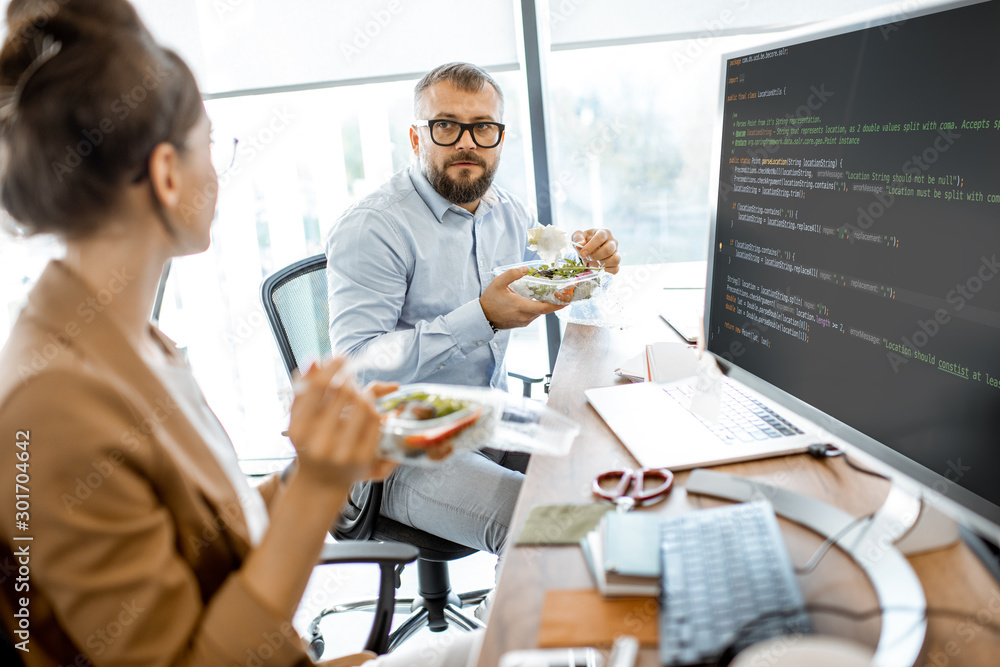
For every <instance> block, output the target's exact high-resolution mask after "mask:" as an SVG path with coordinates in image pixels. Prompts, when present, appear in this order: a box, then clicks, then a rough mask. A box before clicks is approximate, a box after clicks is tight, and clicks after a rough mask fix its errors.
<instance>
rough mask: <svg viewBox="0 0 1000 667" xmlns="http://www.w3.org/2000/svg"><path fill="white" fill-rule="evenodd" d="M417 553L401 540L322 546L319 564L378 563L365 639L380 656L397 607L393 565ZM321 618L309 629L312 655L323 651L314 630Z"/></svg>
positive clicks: (395, 579) (396, 576)
mask: <svg viewBox="0 0 1000 667" xmlns="http://www.w3.org/2000/svg"><path fill="white" fill-rule="evenodd" d="M418 553H419V552H418V551H417V548H416V547H415V546H413V545H411V544H402V543H401V542H374V541H368V540H365V541H363V542H337V543H336V544H324V545H323V551H322V552H321V553H320V557H319V564H320V565H331V564H334V563H377V564H378V567H379V587H378V603H377V605H376V607H375V618H374V620H373V622H372V629H371V633H370V634H369V635H368V641H366V642H365V649H366V650H369V651H372V652H373V653H377V654H379V655H382V654H383V653H386V652H387V651H388V650H389V631H390V630H391V629H392V614H393V612H394V611H395V609H396V588H397V587H398V586H399V577H398V574H397V572H396V568H398V567H402V566H403V565H405V564H406V563H412V562H413V561H415V560H417V555H418ZM321 618H323V614H320V615H319V616H317V617H316V619H315V620H314V621H313V626H312V629H311V630H310V632H311V634H312V635H313V639H312V640H311V642H310V648H311V650H312V655H313V656H314V657H318V656H320V655H322V654H323V648H324V644H323V641H322V638H321V636H320V635H319V634H318V633H317V632H313V630H316V629H317V627H318V624H319V620H320V619H321Z"/></svg>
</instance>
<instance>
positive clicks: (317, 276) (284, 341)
mask: <svg viewBox="0 0 1000 667" xmlns="http://www.w3.org/2000/svg"><path fill="white" fill-rule="evenodd" d="M260 297H261V301H263V303H264V312H265V313H266V314H267V321H268V324H270V325H271V333H273V334H274V340H275V342H276V343H277V345H278V350H279V352H280V353H281V360H282V361H283V362H284V364H285V370H286V371H288V376H289V377H291V376H292V371H294V370H296V369H300V368H301V369H304V368H305V367H307V366H308V365H309V364H310V363H312V362H313V361H323V360H326V359H329V358H330V357H331V356H332V354H333V352H332V350H331V348H330V330H329V326H330V306H329V303H328V302H327V298H326V256H325V255H315V256H313V257H307V258H306V259H303V260H300V261H298V262H295V263H294V264H291V265H289V266H287V267H285V268H283V269H281V270H280V271H277V272H275V273H274V274H272V275H270V276H268V277H267V278H266V279H265V280H264V283H263V284H262V285H261V287H260Z"/></svg>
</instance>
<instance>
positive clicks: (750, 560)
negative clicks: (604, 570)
mask: <svg viewBox="0 0 1000 667" xmlns="http://www.w3.org/2000/svg"><path fill="white" fill-rule="evenodd" d="M661 536H662V541H661V552H660V556H661V558H662V559H663V589H662V593H661V598H660V662H661V663H662V664H664V665H700V664H704V663H715V662H716V661H717V660H718V659H719V658H720V657H722V655H723V653H724V652H726V651H727V650H729V653H730V657H731V656H732V655H735V653H736V652H738V651H739V650H741V649H743V648H745V647H747V646H749V645H750V644H755V643H757V642H760V641H763V640H764V639H768V638H771V637H776V636H780V635H786V634H796V633H801V634H808V633H810V632H811V631H812V624H811V623H810V621H809V616H808V615H807V614H806V611H805V606H804V602H803V599H802V591H801V590H800V589H799V584H798V581H797V580H796V579H795V574H794V572H793V570H792V564H791V561H790V560H789V558H788V552H787V550H786V549H785V543H784V540H783V539H782V536H781V531H780V530H779V529H778V522H777V520H776V519H775V517H774V510H772V509H771V506H770V505H769V504H767V503H741V504H737V505H731V506H727V507H720V508H716V509H708V510H700V511H696V512H690V513H688V514H683V515H680V516H671V517H666V518H664V519H663V522H662V526H661Z"/></svg>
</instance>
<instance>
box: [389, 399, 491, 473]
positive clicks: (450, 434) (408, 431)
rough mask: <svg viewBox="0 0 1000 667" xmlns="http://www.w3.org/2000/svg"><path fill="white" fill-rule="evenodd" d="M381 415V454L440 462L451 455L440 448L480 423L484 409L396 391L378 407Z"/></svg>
mask: <svg viewBox="0 0 1000 667" xmlns="http://www.w3.org/2000/svg"><path fill="white" fill-rule="evenodd" d="M378 410H379V413H381V415H382V442H381V443H380V447H381V449H382V450H383V452H382V453H383V455H387V456H388V457H390V458H391V457H392V456H393V455H394V454H395V455H398V454H402V455H403V456H404V457H408V458H412V457H419V456H427V457H428V458H430V459H432V460H436V459H441V458H444V457H446V456H448V455H449V454H451V452H452V448H451V447H445V448H440V447H439V445H442V444H444V443H445V442H447V441H448V440H449V439H452V438H454V437H456V436H457V435H458V434H459V433H462V432H463V431H466V430H467V429H469V428H470V427H471V426H473V425H474V424H476V422H478V421H479V419H480V417H481V416H482V414H483V407H482V406H480V405H476V404H475V403H473V402H471V401H465V400H461V399H457V398H447V397H444V396H440V395H437V394H433V393H429V392H426V391H423V390H405V391H396V392H394V393H392V394H389V395H388V396H386V397H384V398H383V399H382V400H381V401H379V404H378Z"/></svg>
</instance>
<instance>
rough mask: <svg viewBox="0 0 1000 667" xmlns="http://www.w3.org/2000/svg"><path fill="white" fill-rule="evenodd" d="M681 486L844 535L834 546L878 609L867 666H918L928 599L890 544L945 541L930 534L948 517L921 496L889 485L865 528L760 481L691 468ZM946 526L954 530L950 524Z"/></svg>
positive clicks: (822, 531)
mask: <svg viewBox="0 0 1000 667" xmlns="http://www.w3.org/2000/svg"><path fill="white" fill-rule="evenodd" d="M685 488H686V490H687V492H688V493H699V494H704V495H710V496H715V497H717V498H725V499H727V500H735V501H738V502H749V501H768V502H770V503H771V506H772V507H773V508H774V512H775V514H778V515H780V516H783V517H784V518H786V519H789V520H790V521H794V522H796V523H799V524H802V525H803V526H805V527H806V528H809V529H811V530H813V531H815V532H816V533H818V534H819V535H821V536H823V537H825V538H829V537H831V536H834V535H844V536H845V537H844V538H843V539H841V540H840V541H839V542H838V543H837V546H838V547H839V548H841V549H842V550H843V551H844V552H845V553H846V554H847V555H848V556H850V557H851V559H853V560H854V561H855V562H856V563H857V564H858V566H859V567H861V569H862V570H863V571H864V573H865V575H866V576H867V577H868V580H869V581H870V582H871V584H872V588H873V589H874V590H875V595H876V596H877V597H878V604H879V608H880V609H882V610H883V611H882V628H881V633H880V635H879V640H878V645H877V646H876V648H875V655H874V656H872V663H871V664H872V665H873V667H889V666H892V667H899V665H913V664H916V662H917V660H918V659H919V657H920V653H921V650H922V649H923V645H924V639H925V638H926V636H927V615H926V607H927V600H926V598H925V597H924V589H923V587H922V586H921V584H920V579H918V578H917V575H916V573H915V572H914V571H913V568H912V567H910V563H909V562H908V561H907V560H906V558H905V557H904V556H903V553H902V552H901V551H900V550H899V549H897V548H896V546H895V545H894V543H895V542H896V540H898V539H900V538H906V540H905V541H904V545H907V548H908V549H915V550H919V551H926V550H928V549H930V548H938V547H941V546H945V545H946V544H947V543H950V542H947V540H948V539H949V538H947V537H945V538H944V539H943V540H942V539H941V538H935V537H934V535H935V533H936V531H939V530H945V531H947V530H948V528H947V523H948V522H947V521H944V520H943V518H944V517H943V515H942V514H941V513H940V512H938V511H937V510H935V509H934V508H933V507H931V505H930V504H928V503H927V502H926V500H924V499H922V498H917V497H914V496H912V495H910V494H908V493H906V492H904V491H903V490H902V489H899V488H898V487H897V486H896V485H895V484H894V485H893V490H892V491H890V493H889V497H888V498H886V503H885V504H884V505H883V508H882V509H880V510H879V511H878V512H876V515H875V518H874V519H873V520H872V523H871V526H868V527H867V528H866V525H867V524H866V523H865V522H858V521H857V519H855V518H854V517H853V516H851V515H850V514H848V513H846V512H844V511H843V510H841V509H838V508H836V507H834V506H833V505H829V504H827V503H825V502H822V501H820V500H817V499H815V498H813V497H811V496H807V495H804V494H801V493H796V492H794V491H789V490H788V489H783V488H781V487H778V486H774V485H773V484H770V483H768V482H764V481H761V480H753V479H749V478H746V477H737V476H734V475H727V474H724V473H720V472H715V471H713V470H705V469H703V468H702V469H697V470H692V471H691V475H690V477H688V481H687V484H686V485H685ZM951 523H952V526H951V531H953V532H954V534H956V535H957V529H956V528H955V526H954V522H951ZM942 525H944V528H942V527H941V526H942ZM953 541H954V539H951V542H953ZM935 545H936V546H935ZM914 553H915V551H914Z"/></svg>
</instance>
